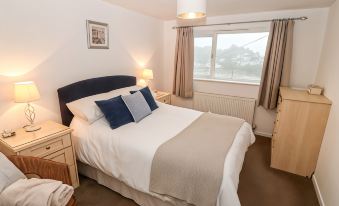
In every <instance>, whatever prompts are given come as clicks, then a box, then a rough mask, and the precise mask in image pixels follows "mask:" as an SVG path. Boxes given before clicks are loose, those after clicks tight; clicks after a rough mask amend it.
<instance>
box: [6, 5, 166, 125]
mask: <svg viewBox="0 0 339 206" xmlns="http://www.w3.org/2000/svg"><path fill="white" fill-rule="evenodd" d="M0 8H1V12H0V25H1V29H0V30H1V32H0V130H1V129H3V128H15V127H19V126H23V124H24V123H26V122H25V118H24V114H23V108H24V105H23V104H15V103H14V102H13V100H12V97H13V94H12V92H13V86H12V85H13V83H14V82H17V81H25V80H33V81H35V82H36V84H37V85H38V87H39V89H40V93H41V100H39V101H37V102H36V103H35V105H36V109H37V115H38V116H37V120H38V121H42V120H46V119H53V120H57V121H59V120H60V112H59V105H58V100H57V92H56V90H57V88H59V87H62V86H65V85H67V84H70V83H73V82H76V81H78V80H82V79H87V78H92V77H98V76H104V75H117V74H127V75H136V73H137V69H138V68H140V67H141V65H143V64H144V65H145V66H147V67H149V68H152V69H153V70H154V73H155V77H157V76H159V75H161V74H160V73H159V72H161V71H159V70H157V68H161V66H162V52H161V51H162V36H163V24H162V23H163V22H162V21H160V20H157V19H154V18H152V17H147V16H144V15H141V14H138V13H135V12H132V11H128V10H126V9H123V8H121V7H117V6H113V5H111V4H108V3H105V2H103V1H100V0H71V1H70V0H58V1H55V0H35V1H34V3H33V2H32V1H21V0H10V1H5V0H1V1H0ZM87 19H90V20H95V21H100V22H105V23H108V24H109V26H110V27H109V29H110V36H109V37H110V39H109V41H110V49H109V50H95V49H87V33H86V20H87ZM157 83H158V82H155V84H157Z"/></svg>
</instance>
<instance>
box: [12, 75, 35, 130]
mask: <svg viewBox="0 0 339 206" xmlns="http://www.w3.org/2000/svg"><path fill="white" fill-rule="evenodd" d="M38 99H40V94H39V91H38V88H37V87H36V85H35V83H34V82H32V81H29V82H18V83H15V84H14V101H15V102H17V103H27V105H26V107H25V116H26V118H27V120H28V121H29V125H26V126H25V127H24V128H25V130H26V132H33V131H37V130H39V129H41V127H40V126H36V125H34V119H35V110H34V107H33V106H32V105H31V104H30V103H31V102H33V101H36V100H38Z"/></svg>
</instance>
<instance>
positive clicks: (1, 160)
mask: <svg viewBox="0 0 339 206" xmlns="http://www.w3.org/2000/svg"><path fill="white" fill-rule="evenodd" d="M19 179H26V176H25V175H24V173H22V172H21V171H20V170H19V169H18V168H17V167H16V166H15V165H14V164H13V163H12V162H11V161H9V159H7V157H6V156H5V155H4V154H2V153H1V152H0V193H1V192H2V191H3V190H5V189H6V188H7V187H8V186H9V185H11V184H13V183H14V182H16V181H17V180H19Z"/></svg>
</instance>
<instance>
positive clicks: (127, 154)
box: [70, 102, 255, 206]
mask: <svg viewBox="0 0 339 206" xmlns="http://www.w3.org/2000/svg"><path fill="white" fill-rule="evenodd" d="M158 105H159V108H158V109H157V110H155V111H153V113H152V114H151V115H149V116H148V117H146V118H145V119H143V120H142V121H141V122H139V123H129V124H127V125H124V126H122V127H119V128H117V129H114V130H112V129H111V128H110V127H109V125H108V122H107V121H106V120H105V118H101V119H99V120H97V121H96V122H94V123H93V124H91V125H90V124H88V123H87V122H86V121H83V120H82V119H80V118H77V117H75V118H73V120H72V123H71V126H70V127H71V128H72V129H73V130H74V132H73V137H72V138H73V143H74V147H75V152H76V156H77V158H78V160H79V161H81V162H83V163H85V164H87V165H90V166H91V167H93V168H96V169H98V170H100V171H102V172H103V173H105V174H107V175H108V176H112V177H114V178H116V179H118V180H120V181H122V182H123V183H125V184H126V185H128V186H129V187H131V188H133V189H135V190H138V191H141V192H143V193H146V194H151V193H150V192H149V182H150V173H151V165H152V160H153V157H154V154H155V152H156V150H157V148H158V147H159V146H160V145H161V144H163V143H164V142H166V141H167V140H169V139H171V138H172V137H174V136H176V135H177V134H178V133H179V132H181V131H182V130H183V129H185V128H186V127H187V126H189V125H190V124H191V123H192V122H193V121H194V120H196V119H197V118H198V117H199V116H200V115H201V114H202V113H201V112H199V111H195V110H191V109H186V108H181V107H176V106H172V105H167V104H163V103H160V102H159V103H158ZM254 141H255V137H254V135H253V132H252V129H251V126H250V125H249V124H248V123H244V124H243V125H242V127H241V128H240V130H239V131H238V133H237V135H236V137H235V140H234V142H233V144H232V146H231V148H230V150H229V152H228V154H227V156H226V158H225V164H224V174H223V180H222V184H221V187H220V191H219V195H218V200H217V206H228V205H230V206H236V205H240V201H239V198H238V195H237V188H238V183H239V174H240V171H241V168H242V165H243V161H244V157H245V153H246V151H247V148H248V147H249V146H250V145H251V144H252V143H254ZM151 195H152V194H151Z"/></svg>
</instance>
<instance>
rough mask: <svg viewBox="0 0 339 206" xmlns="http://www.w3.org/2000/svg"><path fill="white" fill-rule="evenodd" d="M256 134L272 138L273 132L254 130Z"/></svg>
mask: <svg viewBox="0 0 339 206" xmlns="http://www.w3.org/2000/svg"><path fill="white" fill-rule="evenodd" d="M254 134H255V135H259V136H262V137H268V138H272V134H271V133H267V132H260V131H254Z"/></svg>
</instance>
